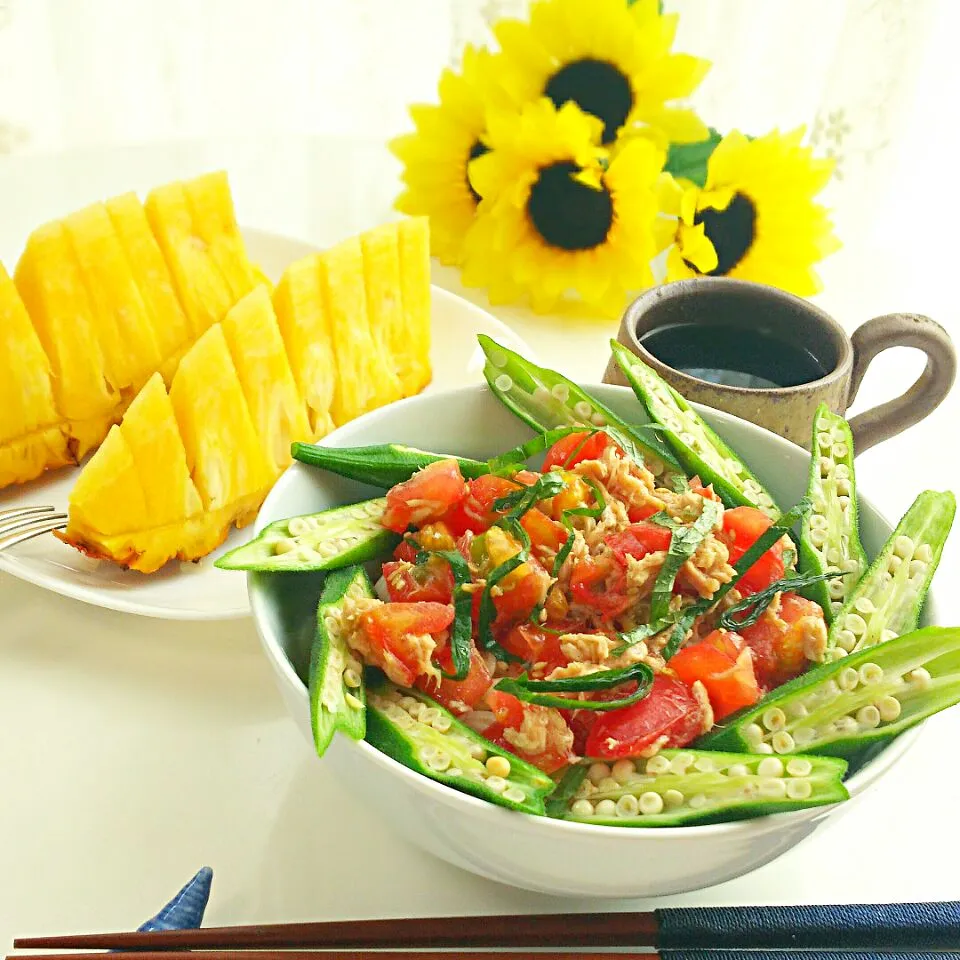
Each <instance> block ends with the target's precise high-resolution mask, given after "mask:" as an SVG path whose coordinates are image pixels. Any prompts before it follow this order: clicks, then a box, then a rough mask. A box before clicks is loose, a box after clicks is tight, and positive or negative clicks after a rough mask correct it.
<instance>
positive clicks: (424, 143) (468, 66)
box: [390, 46, 491, 265]
mask: <svg viewBox="0 0 960 960" xmlns="http://www.w3.org/2000/svg"><path fill="white" fill-rule="evenodd" d="M490 60H491V54H490V53H489V52H488V51H486V50H482V49H475V48H473V47H469V46H468V47H467V48H466V49H465V50H464V53H463V71H462V73H456V72H454V71H453V70H449V69H448V70H444V72H443V73H442V74H441V76H440V85H439V94H440V103H439V104H438V105H436V104H415V105H413V106H412V107H410V116H411V118H412V119H413V123H414V126H415V127H416V131H415V132H414V133H408V134H405V135H404V136H402V137H397V138H396V139H394V140H392V141H391V142H390V150H391V152H392V153H393V154H394V155H395V156H396V157H397V158H398V159H399V160H400V161H401V162H402V163H403V165H404V171H403V175H402V178H403V182H404V184H405V186H406V189H405V190H404V192H403V193H401V194H400V196H399V197H398V198H397V201H396V203H395V206H396V209H397V210H399V211H401V212H402V213H408V214H410V215H412V216H427V217H429V218H430V249H431V252H432V253H433V255H434V256H435V257H438V258H439V259H440V260H441V261H442V262H443V263H446V264H453V265H457V264H459V263H460V261H461V256H462V247H463V238H464V236H465V235H466V233H467V231H468V230H469V229H470V225H471V224H472V223H473V218H474V213H475V212H476V209H477V203H478V202H479V199H480V198H479V197H478V196H477V195H476V194H475V193H474V192H473V189H472V188H471V186H470V182H469V180H468V179H467V164H468V163H469V162H470V160H471V159H473V158H474V157H478V156H480V155H481V154H483V153H485V152H486V149H487V148H486V146H485V145H484V143H483V132H484V129H485V127H486V122H485V119H484V109H485V107H484V102H485V101H484V86H485V79H486V77H487V71H488V69H489V64H490Z"/></svg>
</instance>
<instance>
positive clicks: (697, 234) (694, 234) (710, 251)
mask: <svg viewBox="0 0 960 960" xmlns="http://www.w3.org/2000/svg"><path fill="white" fill-rule="evenodd" d="M677 246H678V248H679V250H680V253H681V254H682V255H683V259H684V260H686V261H687V263H690V264H693V266H695V267H696V268H697V270H699V271H700V273H710V271H711V270H716V269H717V264H718V263H719V261H718V259H717V250H716V247H714V245H713V244H712V243H711V242H710V240H709V239H708V238H707V234H706V232H705V231H704V226H703V224H702V223H698V224H697V225H696V226H695V227H688V226H687V225H686V224H685V223H681V224H680V229H679V230H678V231H677Z"/></svg>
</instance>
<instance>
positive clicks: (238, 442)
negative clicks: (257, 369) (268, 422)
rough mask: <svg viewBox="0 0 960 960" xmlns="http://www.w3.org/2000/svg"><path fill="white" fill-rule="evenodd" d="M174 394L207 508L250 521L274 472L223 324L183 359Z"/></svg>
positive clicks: (192, 468)
mask: <svg viewBox="0 0 960 960" xmlns="http://www.w3.org/2000/svg"><path fill="white" fill-rule="evenodd" d="M170 400H171V401H172V402H173V409H174V412H175V413H176V417H177V423H178V425H179V428H180V436H181V437H182V438H183V445H184V448H185V449H186V452H187V464H188V466H189V468H190V476H191V477H192V478H193V482H194V483H195V484H196V485H197V490H198V491H199V493H200V497H201V499H202V500H203V505H204V508H205V509H206V510H208V511H217V510H221V509H230V510H231V511H232V513H233V516H235V517H236V520H237V526H243V524H245V523H249V521H250V520H251V519H252V518H253V515H254V513H255V512H256V510H257V508H258V507H259V506H260V504H261V503H262V502H263V498H264V497H265V496H266V494H267V491H268V490H269V489H270V486H271V484H272V483H273V479H274V474H273V471H272V469H271V465H270V463H269V462H268V460H267V457H266V454H265V453H264V451H263V450H262V448H261V446H260V440H259V438H258V437H257V431H256V428H255V427H254V425H253V421H252V420H251V419H250V412H249V410H248V409H247V402H246V400H245V399H244V396H243V390H242V389H241V387H240V381H239V379H238V377H237V371H236V368H235V367H234V365H233V361H232V360H231V359H230V351H229V349H228V347H227V341H226V339H225V338H224V335H223V328H222V327H221V326H220V325H219V324H217V325H215V326H213V327H211V328H210V329H209V330H208V331H207V332H206V333H205V334H204V335H203V336H202V337H201V338H200V339H199V340H198V341H197V342H196V343H195V344H194V345H193V347H192V348H191V349H190V350H189V351H188V352H187V354H186V355H185V356H184V358H183V359H182V360H181V361H180V366H179V368H178V369H177V372H176V375H175V376H174V378H173V386H172V387H171V388H170Z"/></svg>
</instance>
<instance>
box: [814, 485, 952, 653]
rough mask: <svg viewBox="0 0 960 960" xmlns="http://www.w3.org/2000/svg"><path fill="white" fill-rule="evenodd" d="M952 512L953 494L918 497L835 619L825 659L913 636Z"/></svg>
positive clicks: (927, 491) (950, 523) (947, 531)
mask: <svg viewBox="0 0 960 960" xmlns="http://www.w3.org/2000/svg"><path fill="white" fill-rule="evenodd" d="M956 509H957V504H956V500H955V498H954V496H953V494H952V493H936V492H935V491H933V490H926V491H924V492H923V493H921V494H920V496H919V497H917V499H916V500H915V501H914V502H913V505H912V506H911V507H910V509H909V510H908V511H907V512H906V514H904V516H903V519H902V520H901V521H900V523H898V524H897V529H896V530H894V531H893V533H892V534H890V539H889V540H887V542H886V544H885V545H884V547H883V550H881V551H880V555H879V556H878V557H877V559H876V560H874V562H873V564H872V565H871V566H870V569H869V570H868V571H867V572H866V573H865V574H864V576H863V577H862V578H861V579H860V581H859V582H858V583H857V584H856V586H855V587H854V588H853V590H852V591H851V592H850V595H849V596H848V597H847V601H846V603H844V605H843V606H842V607H841V608H840V610H839V612H838V613H837V614H836V615H835V616H834V620H833V623H832V624H831V626H830V633H829V636H828V638H827V648H828V653H831V654H832V655H833V656H842V655H843V654H844V653H852V652H856V651H858V650H863V649H865V648H867V647H872V646H873V645H874V644H876V643H881V642H882V641H884V640H889V639H891V638H892V637H897V636H900V635H901V634H904V633H907V632H909V631H910V630H913V628H914V627H915V626H916V625H917V623H918V622H919V619H920V611H921V610H922V608H923V601H924V599H925V598H926V596H927V589H928V588H929V586H930V581H931V580H932V579H933V574H934V572H935V571H936V569H937V564H938V563H939V562H940V554H941V553H942V552H943V545H944V543H945V542H946V539H947V536H948V534H949V533H950V528H951V526H952V525H953V517H954V514H955V513H956Z"/></svg>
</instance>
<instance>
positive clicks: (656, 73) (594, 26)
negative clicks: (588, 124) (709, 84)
mask: <svg viewBox="0 0 960 960" xmlns="http://www.w3.org/2000/svg"><path fill="white" fill-rule="evenodd" d="M677 21H678V17H677V15H676V14H670V15H666V16H664V15H661V13H660V11H659V5H658V2H657V0H637V2H636V3H633V4H632V5H631V4H629V3H628V0H589V2H587V0H539V2H536V3H534V4H533V7H532V9H531V11H530V21H529V23H525V22H523V21H520V20H502V21H501V22H500V23H498V24H497V25H496V26H495V27H494V34H495V35H496V38H497V40H498V41H499V44H500V51H501V52H500V53H499V54H498V55H497V59H496V63H495V65H494V68H493V72H494V73H495V75H496V83H497V85H498V86H499V88H500V91H501V92H502V93H503V94H504V95H505V96H506V97H507V98H508V99H509V100H510V101H511V102H512V103H513V105H514V106H515V107H516V108H517V109H519V108H521V107H523V106H524V105H525V104H527V103H530V102H532V101H535V100H537V99H538V98H540V97H544V96H545V97H549V98H550V99H551V100H552V101H553V103H554V104H555V105H556V106H558V107H561V106H563V104H564V103H567V102H569V101H571V100H572V101H573V102H574V103H576V104H577V105H578V106H579V107H580V108H581V109H583V110H585V111H586V112H587V113H590V114H592V115H593V116H596V117H599V118H600V119H601V120H602V121H603V136H602V140H603V143H604V144H611V143H613V142H614V140H615V139H616V138H617V135H618V132H619V131H620V130H621V129H622V130H624V132H628V131H631V132H635V131H637V130H638V129H642V128H644V127H646V129H647V130H648V132H649V131H651V130H652V131H655V132H656V135H657V136H658V137H659V138H661V141H662V145H665V144H666V141H673V142H675V143H692V142H696V141H698V140H703V139H704V138H705V137H706V136H707V128H706V127H705V126H704V124H703V123H702V122H701V121H700V120H699V118H698V117H697V115H696V114H695V113H694V112H693V111H692V110H686V109H680V108H677V107H668V106H666V105H665V104H666V103H667V101H670V100H676V99H678V98H680V97H687V96H689V95H690V94H691V93H692V92H693V91H694V90H695V89H696V87H697V86H698V84H699V83H700V81H701V80H702V79H703V77H704V75H705V74H706V72H707V70H708V69H709V67H710V64H709V63H708V62H707V61H706V60H699V59H697V58H696V57H692V56H689V55H687V54H679V53H671V52H670V48H671V47H672V46H673V39H674V34H675V33H676V29H677Z"/></svg>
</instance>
